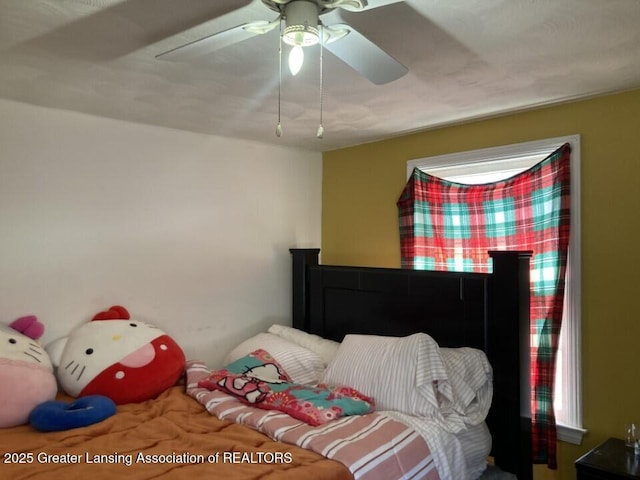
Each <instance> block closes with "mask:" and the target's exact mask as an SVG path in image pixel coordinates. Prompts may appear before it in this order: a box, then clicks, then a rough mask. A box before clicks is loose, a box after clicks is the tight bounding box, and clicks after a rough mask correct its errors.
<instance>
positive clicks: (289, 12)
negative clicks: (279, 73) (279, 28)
mask: <svg viewBox="0 0 640 480" xmlns="http://www.w3.org/2000/svg"><path fill="white" fill-rule="evenodd" d="M283 16H284V19H285V22H286V27H285V29H284V30H283V32H282V41H283V42H284V43H286V44H289V45H292V46H300V47H309V46H311V45H315V44H317V43H318V42H319V41H320V36H319V34H318V5H317V4H316V3H315V2H308V1H306V0H296V1H292V2H290V3H287V4H286V5H285V8H284V15H283Z"/></svg>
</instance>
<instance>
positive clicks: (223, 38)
mask: <svg viewBox="0 0 640 480" xmlns="http://www.w3.org/2000/svg"><path fill="white" fill-rule="evenodd" d="M279 23H280V18H277V19H276V20H274V21H273V22H267V21H265V20H258V21H255V22H251V23H244V24H242V25H237V26H235V27H233V28H229V29H228V30H224V31H222V32H218V33H214V34H212V35H209V36H207V37H204V38H200V39H198V40H194V41H193V42H190V43H187V44H185V45H181V46H179V47H176V48H173V49H171V50H168V51H166V52H163V53H160V54H158V55H156V58H160V59H162V60H175V61H188V60H191V59H193V58H196V57H200V56H202V55H206V54H208V53H212V52H215V51H216V50H220V49H221V48H224V47H228V46H229V45H233V44H235V43H240V42H243V41H244V40H247V39H249V38H251V37H255V36H256V35H261V34H263V33H267V32H269V31H271V30H273V29H274V28H275V27H277V26H278V24H279Z"/></svg>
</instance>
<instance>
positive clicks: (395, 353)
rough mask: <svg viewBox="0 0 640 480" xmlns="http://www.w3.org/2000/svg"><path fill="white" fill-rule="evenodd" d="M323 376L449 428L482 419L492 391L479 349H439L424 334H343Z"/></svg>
mask: <svg viewBox="0 0 640 480" xmlns="http://www.w3.org/2000/svg"><path fill="white" fill-rule="evenodd" d="M476 362H477V364H478V365H479V366H478V365H476ZM322 381H323V383H328V384H335V385H349V386H351V387H353V388H355V389H357V390H358V391H361V392H362V393H363V394H365V395H368V396H370V397H372V398H374V399H375V401H376V404H377V406H378V408H379V409H381V410H392V411H397V412H400V413H405V414H407V415H413V416H418V417H426V418H429V419H431V420H432V421H434V422H436V423H437V424H438V425H439V426H441V427H442V428H444V429H445V430H447V431H449V432H451V433H457V432H461V431H463V430H465V429H466V428H467V426H468V425H477V424H479V423H481V422H483V421H484V419H485V418H486V416H487V413H488V411H489V407H490V405H491V397H492V391H493V386H492V376H491V367H490V365H489V362H488V360H487V359H486V356H485V355H484V352H482V351H480V350H476V349H466V350H460V349H444V354H443V349H440V347H439V346H438V344H437V343H436V341H435V340H434V339H433V338H431V337H430V336H429V335H427V334H426V333H416V334H413V335H409V336H406V337H387V336H379V335H347V336H345V338H344V340H343V342H342V343H341V345H340V347H339V348H338V350H337V352H336V354H335V356H334V358H333V360H332V361H331V363H330V364H329V366H328V367H327V369H326V371H325V374H324V377H323V380H322Z"/></svg>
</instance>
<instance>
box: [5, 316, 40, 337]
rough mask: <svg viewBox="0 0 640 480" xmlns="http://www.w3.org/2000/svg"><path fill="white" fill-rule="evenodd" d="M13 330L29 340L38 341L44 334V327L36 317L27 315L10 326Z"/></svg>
mask: <svg viewBox="0 0 640 480" xmlns="http://www.w3.org/2000/svg"><path fill="white" fill-rule="evenodd" d="M9 326H10V327H11V328H13V329H14V330H16V331H17V332H20V333H21V334H23V335H26V336H27V337H29V338H32V339H34V340H37V339H38V338H40V337H41V336H42V335H43V334H44V325H43V324H42V323H41V322H40V321H39V320H38V317H36V316H35V315H26V316H24V317H20V318H18V319H16V320H14V321H13V322H11V323H10V324H9Z"/></svg>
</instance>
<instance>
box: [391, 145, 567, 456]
mask: <svg viewBox="0 0 640 480" xmlns="http://www.w3.org/2000/svg"><path fill="white" fill-rule="evenodd" d="M570 155H571V147H570V145H569V144H565V145H563V146H562V147H560V148H559V149H558V150H556V151H555V152H553V153H552V154H551V155H549V156H548V157H547V158H546V159H544V160H542V161H541V162H540V163H538V164H536V165H534V166H533V167H531V168H530V169H528V170H526V171H524V172H522V173H520V174H518V175H516V176H513V177H511V178H508V179H506V180H503V181H499V182H495V183H489V184H482V185H465V184H460V183H454V182H449V181H447V180H443V179H440V178H437V177H434V176H431V175H429V174H427V173H425V172H423V171H421V170H419V169H415V170H414V172H413V175H412V176H411V179H410V180H409V182H408V183H407V185H406V187H405V189H404V191H403V192H402V195H401V196H400V199H399V200H398V214H399V222H400V242H401V254H402V266H403V267H405V268H414V269H422V270H448V271H464V272H490V271H491V259H490V258H489V256H488V254H487V251H488V250H532V251H533V257H532V261H531V283H532V295H531V389H532V396H531V411H532V423H533V426H532V430H533V433H532V440H533V442H532V443H533V458H534V462H535V463H547V464H548V465H549V467H551V468H556V426H555V415H554V412H553V386H554V378H555V359H556V352H557V349H558V338H559V334H560V325H561V321H562V306H563V301H564V277H565V272H566V266H567V249H568V245H569V220H570V183H569V166H570Z"/></svg>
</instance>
